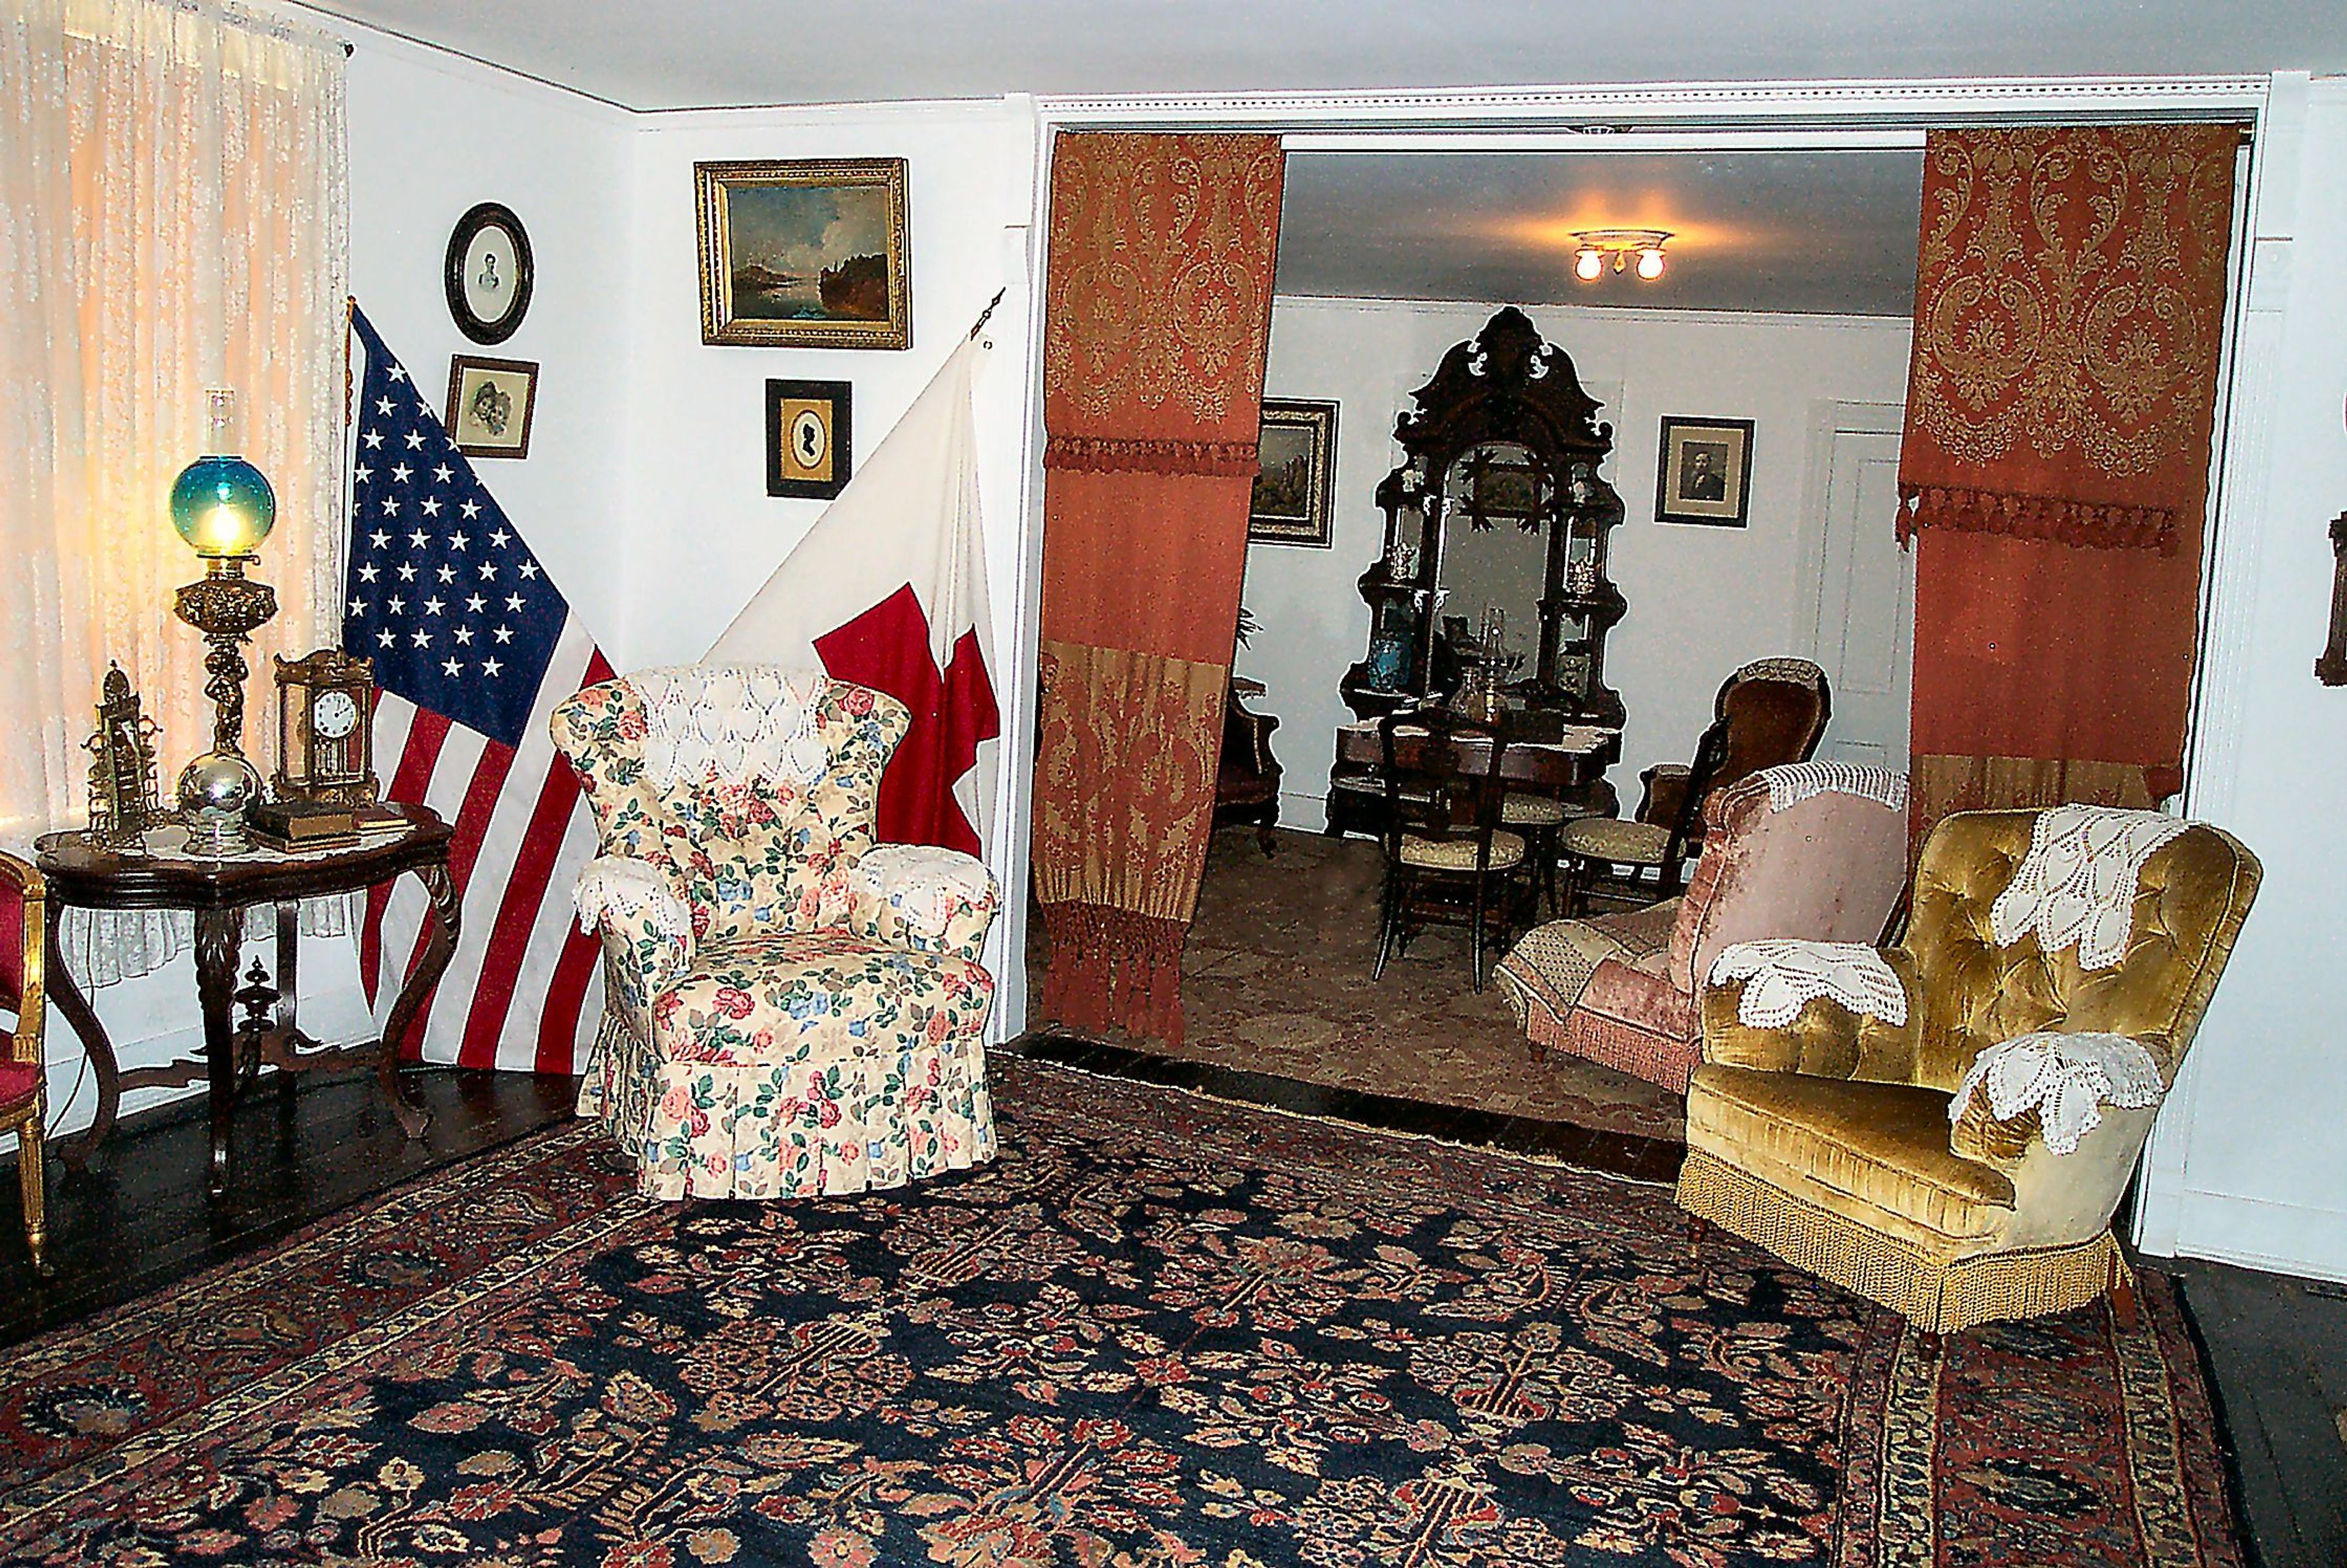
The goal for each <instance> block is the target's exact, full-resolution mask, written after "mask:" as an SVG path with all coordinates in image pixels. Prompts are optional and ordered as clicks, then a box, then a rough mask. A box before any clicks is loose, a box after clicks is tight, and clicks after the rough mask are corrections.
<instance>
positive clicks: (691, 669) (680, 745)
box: [628, 664, 831, 790]
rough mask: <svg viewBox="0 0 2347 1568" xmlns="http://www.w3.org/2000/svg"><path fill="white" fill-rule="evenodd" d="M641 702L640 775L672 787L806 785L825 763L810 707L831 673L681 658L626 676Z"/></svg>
mask: <svg viewBox="0 0 2347 1568" xmlns="http://www.w3.org/2000/svg"><path fill="white" fill-rule="evenodd" d="M628 684H629V685H630V686H632V687H633V688H635V692H636V695H637V697H638V698H639V699H640V700H641V702H643V705H644V745H643V753H644V776H645V778H646V779H648V780H649V781H650V782H651V785H652V787H653V788H655V789H660V790H671V789H675V788H676V787H677V786H679V785H680V784H702V783H705V782H706V781H708V780H710V779H712V778H714V779H717V780H719V781H721V782H723V783H725V784H768V783H776V782H780V783H786V784H795V785H797V786H798V787H799V788H800V789H803V790H804V789H805V788H807V787H809V786H810V785H812V784H814V783H815V780H817V779H819V778H821V777H822V776H823V772H824V768H825V764H826V763H827V762H828V760H829V759H828V758H826V757H825V754H824V748H823V742H822V740H821V739H820V737H818V736H817V735H816V733H815V707H816V705H817V704H818V703H820V702H822V701H823V698H824V694H825V692H827V691H829V690H830V687H831V680H830V677H828V676H826V675H823V674H820V673H817V672H815V671H808V670H791V669H786V668H784V666H782V665H779V664H682V665H675V666H672V667H669V668H665V669H659V670H640V671H637V672H636V673H635V674H633V675H630V676H629V677H628Z"/></svg>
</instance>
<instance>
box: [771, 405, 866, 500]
mask: <svg viewBox="0 0 2347 1568" xmlns="http://www.w3.org/2000/svg"><path fill="white" fill-rule="evenodd" d="M852 390H853V389H852V388H851V387H850V386H849V385H848V384H847V383H846V382H844V381H769V382H767V383H766V494H768V495H769V496H795V497H801V498H803V499H806V500H815V501H828V500H830V499H831V498H832V497H834V496H836V495H838V494H839V492H840V491H842V490H844V489H846V487H847V481H848V479H849V478H850V477H852V475H853V474H854V472H855V468H854V451H853V446H852V442H851V439H850V437H851V435H852V431H851V429H850V426H849V422H848V405H849V397H850V395H851V393H852Z"/></svg>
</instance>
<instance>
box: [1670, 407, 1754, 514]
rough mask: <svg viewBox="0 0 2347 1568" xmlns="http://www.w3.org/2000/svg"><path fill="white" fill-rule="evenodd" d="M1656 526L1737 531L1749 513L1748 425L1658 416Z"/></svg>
mask: <svg viewBox="0 0 2347 1568" xmlns="http://www.w3.org/2000/svg"><path fill="white" fill-rule="evenodd" d="M1657 467H1658V468H1659V469H1660V472H1659V473H1657V474H1656V475H1655V521H1656V522H1658V523H1704V524H1707V525H1709V526H1710V527H1713V528H1742V527H1744V525H1745V522H1746V520H1747V516H1748V514H1749V513H1750V511H1751V507H1752V421H1750V420H1749V419H1689V418H1682V417H1681V416H1679V415H1672V414H1665V415H1663V451H1662V460H1661V462H1660V463H1659V464H1658V465H1657Z"/></svg>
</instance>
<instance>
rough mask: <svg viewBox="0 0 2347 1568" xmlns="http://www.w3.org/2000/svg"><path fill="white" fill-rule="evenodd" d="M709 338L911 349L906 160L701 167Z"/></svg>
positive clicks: (695, 174)
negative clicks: (906, 239) (906, 241)
mask: <svg viewBox="0 0 2347 1568" xmlns="http://www.w3.org/2000/svg"><path fill="white" fill-rule="evenodd" d="M692 178H693V182H694V185H695V187H696V190H695V196H696V200H695V203H694V205H695V206H696V208H697V209H698V211H699V225H700V239H701V341H702V342H703V343H749V344H753V345H763V346H766V347H779V348H910V347H911V346H912V345H913V306H912V285H911V282H910V281H909V280H908V278H907V273H906V268H907V256H906V243H905V234H906V228H905V160H904V159H901V158H861V159H787V160H780V161H777V160H774V159H764V160H759V161H754V162H742V161H736V162H730V163H696V164H694V165H693V166H692Z"/></svg>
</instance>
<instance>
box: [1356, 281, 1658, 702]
mask: <svg viewBox="0 0 2347 1568" xmlns="http://www.w3.org/2000/svg"><path fill="white" fill-rule="evenodd" d="M1411 402H1412V405H1413V406H1412V407H1411V408H1409V409H1408V410H1406V411H1405V412H1404V413H1403V414H1402V415H1401V416H1400V418H1399V420H1398V421H1397V422H1396V424H1395V426H1394V439H1395V440H1396V441H1397V442H1399V444H1400V446H1401V448H1402V452H1403V459H1402V462H1401V464H1400V466H1398V467H1396V468H1395V469H1394V471H1393V472H1392V473H1390V474H1389V475H1387V476H1386V477H1385V480H1384V482H1383V483H1381V484H1380V485H1379V486H1378V506H1379V507H1381V508H1383V510H1384V511H1385V514H1386V534H1385V552H1384V554H1383V555H1382V556H1381V557H1380V558H1379V559H1378V560H1377V561H1375V562H1374V563H1372V564H1371V566H1370V567H1369V569H1368V571H1367V572H1366V573H1364V574H1363V575H1362V577H1361V579H1360V584H1359V587H1360V590H1361V597H1362V598H1363V599H1365V600H1368V605H1369V618H1370V623H1369V647H1368V657H1367V658H1365V659H1363V660H1362V661H1361V662H1359V663H1358V664H1356V665H1354V666H1353V668H1352V669H1351V670H1350V671H1348V672H1347V673H1346V676H1345V679H1344V682H1343V688H1342V689H1343V694H1344V699H1345V702H1346V705H1347V706H1348V707H1349V708H1351V709H1352V710H1353V712H1355V713H1357V714H1358V715H1360V716H1361V717H1363V718H1369V717H1374V716H1375V715H1377V714H1379V713H1383V712H1390V711H1391V710H1392V709H1393V708H1395V707H1397V706H1399V705H1400V704H1401V703H1404V702H1414V701H1416V700H1418V699H1419V698H1421V697H1424V696H1426V695H1429V694H1435V695H1449V694H1450V693H1452V692H1456V691H1457V690H1458V688H1459V686H1460V682H1462V681H1464V680H1466V679H1467V678H1468V672H1469V671H1470V669H1471V666H1474V665H1476V664H1478V663H1481V664H1482V665H1484V666H1485V667H1486V669H1487V670H1488V671H1489V672H1490V673H1489V679H1490V680H1491V682H1493V683H1494V684H1496V685H1497V686H1498V687H1499V690H1500V692H1501V695H1502V697H1503V698H1504V699H1505V701H1506V702H1507V704H1508V706H1509V708H1510V709H1511V710H1512V711H1513V712H1516V713H1517V714H1518V715H1520V718H1521V720H1522V723H1523V727H1524V728H1525V729H1526V730H1527V731H1529V732H1532V733H1537V732H1539V731H1541V730H1542V729H1547V728H1553V727H1554V726H1557V725H1562V724H1565V723H1574V724H1596V725H1604V726H1609V727H1618V726H1619V725H1620V724H1621V723H1622V719H1623V711H1622V699H1621V697H1620V696H1619V695H1618V694H1617V693H1616V692H1614V690H1613V689H1612V688H1610V687H1609V686H1607V685H1606V684H1605V636H1606V633H1607V632H1608V631H1610V630H1612V629H1613V627H1614V624H1615V623H1616V622H1617V621H1619V620H1621V619H1622V616H1623V614H1624V610H1626V608H1627V606H1626V604H1625V603H1624V600H1623V598H1622V594H1621V590H1620V589H1616V588H1615V587H1614V583H1613V579H1612V578H1611V577H1610V576H1609V574H1608V572H1607V569H1606V541H1607V537H1608V535H1609V534H1610V533H1611V532H1612V530H1613V528H1614V525H1615V524H1616V523H1618V522H1620V521H1621V520H1622V500H1621V497H1619V496H1617V495H1616V494H1615V493H1614V487H1612V486H1611V485H1609V484H1607V483H1606V482H1605V480H1604V478H1603V477H1601V476H1600V475H1599V473H1598V466H1599V465H1600V464H1601V463H1602V462H1604V458H1605V456H1606V454H1607V453H1609V452H1610V451H1612V449H1613V446H1614V432H1613V426H1611V425H1606V424H1604V423H1601V422H1600V421H1599V420H1598V418H1597V417H1596V415H1597V409H1598V404H1597V402H1596V400H1595V399H1594V398H1592V397H1591V396H1590V395H1588V394H1587V393H1586V392H1584V391H1583V390H1582V387H1581V382H1580V380H1579V378H1578V377H1577V376H1576V375H1575V374H1574V373H1573V361H1572V359H1571V357H1570V356H1568V355H1567V354H1565V352H1564V351H1563V349H1561V348H1558V347H1557V346H1556V345H1555V344H1553V343H1544V342H1542V339H1541V335H1540V333H1539V331H1538V329H1536V328H1535V327H1534V326H1533V325H1532V321H1531V319H1530V318H1529V317H1527V316H1526V315H1525V314H1524V313H1522V311H1520V310H1517V309H1516V308H1514V307H1513V306H1509V307H1508V308H1506V309H1504V310H1502V311H1501V312H1500V313H1498V314H1496V315H1494V316H1493V317H1492V318H1491V320H1490V321H1489V322H1487V323H1484V326H1483V330H1482V331H1481V333H1478V334H1477V335H1476V336H1475V337H1474V338H1473V339H1471V340H1470V341H1469V342H1466V343H1458V344H1455V345H1454V346H1453V347H1452V348H1451V349H1450V352H1449V353H1448V354H1444V355H1443V356H1442V363H1441V364H1440V366H1439V367H1438V368H1437V369H1436V371H1435V373H1434V375H1433V378H1432V379H1431V380H1430V381H1429V382H1428V383H1427V384H1425V385H1424V386H1421V387H1419V389H1418V390H1417V391H1416V392H1415V393H1413V394H1411Z"/></svg>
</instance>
